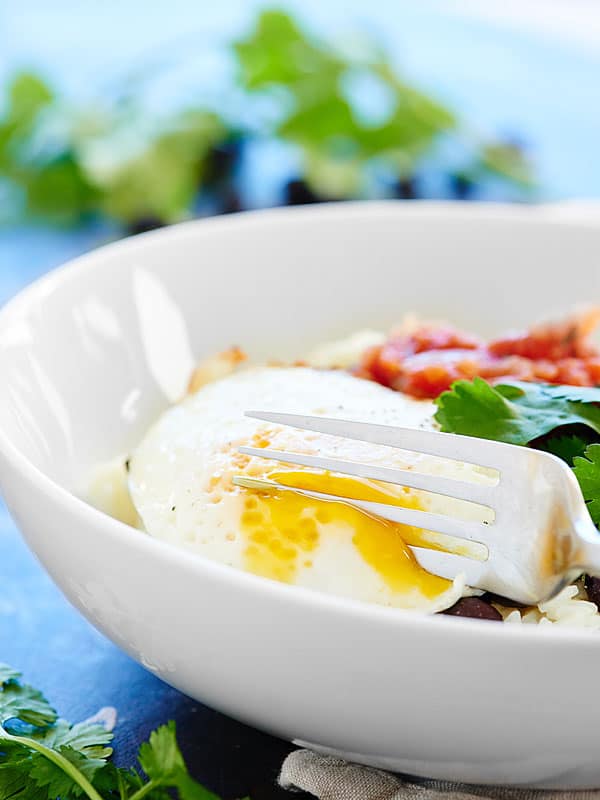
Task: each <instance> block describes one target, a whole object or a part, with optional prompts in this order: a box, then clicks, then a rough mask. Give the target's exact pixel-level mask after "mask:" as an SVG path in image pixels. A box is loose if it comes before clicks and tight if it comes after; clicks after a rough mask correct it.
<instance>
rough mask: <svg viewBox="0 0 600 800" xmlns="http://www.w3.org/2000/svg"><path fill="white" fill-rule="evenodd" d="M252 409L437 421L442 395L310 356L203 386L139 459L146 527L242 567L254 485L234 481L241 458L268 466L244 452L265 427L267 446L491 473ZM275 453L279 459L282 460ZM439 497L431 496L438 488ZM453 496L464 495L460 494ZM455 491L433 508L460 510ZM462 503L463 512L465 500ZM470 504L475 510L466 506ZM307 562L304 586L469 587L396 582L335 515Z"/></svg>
mask: <svg viewBox="0 0 600 800" xmlns="http://www.w3.org/2000/svg"><path fill="white" fill-rule="evenodd" d="M248 409H263V410H269V409H273V410H278V411H288V412H296V413H303V414H317V415H324V416H329V417H337V418H341V419H353V420H359V421H366V422H377V423H381V424H387V425H398V426H403V427H414V428H419V427H420V428H431V427H432V426H433V412H434V410H435V409H434V405H433V404H432V403H430V402H429V401H421V400H415V399H412V398H409V397H407V396H405V395H403V394H401V393H398V392H393V391H391V390H389V389H386V388H384V387H382V386H379V385H377V384H375V383H371V382H368V381H364V380H361V379H359V378H355V377H353V376H351V375H349V374H347V373H345V372H340V371H326V370H315V369H310V368H298V367H296V368H274V367H259V368H253V369H248V370H245V371H242V372H239V373H235V374H233V375H231V376H229V377H227V378H224V379H222V380H220V381H217V382H215V383H212V384H209V385H207V386H204V387H203V388H202V389H200V390H199V391H198V392H197V393H196V394H194V395H192V396H190V397H188V398H186V399H185V400H184V401H183V402H181V403H179V404H178V405H176V406H174V407H172V408H170V409H169V410H168V411H166V412H165V413H164V414H163V415H162V416H161V417H160V418H159V420H158V421H157V422H156V423H155V424H154V425H153V427H152V428H151V429H150V430H149V431H148V433H147V434H146V436H145V437H144V439H143V441H142V442H141V443H140V445H139V446H138V447H137V449H136V450H135V451H134V453H133V454H132V457H131V459H130V472H129V490H130V493H131V498H132V500H133V503H134V506H135V508H136V510H137V513H138V514H139V515H140V517H141V519H142V522H143V525H144V528H145V529H146V531H147V532H148V533H149V534H150V535H152V536H155V537H157V538H160V539H163V540H165V541H168V542H171V543H172V544H174V545H177V546H179V547H183V548H186V549H188V550H191V551H194V552H196V553H198V554H201V555H202V556H204V557H206V558H210V559H213V560H215V561H219V562H222V563H224V564H228V565H230V566H232V567H235V568H238V569H242V568H244V549H245V547H246V545H247V543H246V541H245V540H244V536H243V535H242V532H241V530H240V515H241V514H242V513H243V498H244V495H245V493H244V490H240V489H239V488H238V487H236V486H234V485H233V484H232V482H231V478H232V477H233V476H234V475H235V474H238V473H239V472H240V471H241V469H242V468H243V470H244V472H245V473H246V474H253V473H254V474H264V470H265V460H264V459H258V458H253V459H250V460H249V461H248V460H247V459H246V461H245V462H242V461H240V459H239V456H238V455H237V447H238V446H239V445H240V444H248V443H251V442H252V439H253V437H256V436H257V435H258V436H259V437H260V436H263V435H267V436H268V443H269V446H272V447H274V448H276V449H282V450H283V449H286V450H292V451H295V452H309V453H326V454H327V455H330V456H332V457H337V458H342V459H349V460H352V461H363V462H368V463H371V464H379V465H382V466H392V467H408V466H411V465H412V466H414V465H415V464H416V463H417V462H420V464H419V469H422V468H425V471H435V472H443V473H445V474H447V475H454V476H458V475H457V473H462V474H464V471H465V470H467V471H469V472H470V474H471V475H470V479H472V480H476V481H481V482H486V481H487V480H489V478H488V477H487V476H486V475H485V474H478V473H477V471H476V470H475V471H474V470H473V468H472V467H470V466H469V465H458V464H456V463H454V464H451V463H448V462H446V464H445V465H444V464H443V463H441V462H439V461H433V460H432V459H429V458H428V457H424V456H418V455H416V454H414V453H407V452H405V451H401V450H392V449H391V448H388V447H381V446H375V445H371V444H368V443H364V442H359V441H354V440H349V439H338V438H336V437H331V436H324V435H321V434H317V433H311V432H307V431H299V430H295V429H292V428H284V427H280V426H273V425H269V424H267V423H263V422H260V421H258V420H254V419H250V418H248V417H245V416H244V412H245V411H246V410H248ZM268 464H269V465H270V466H271V467H273V468H275V467H276V466H278V465H276V464H275V463H274V462H268ZM430 497H432V496H430ZM453 503H454V505H453ZM457 507H458V506H457V504H456V501H452V500H449V499H448V498H443V497H440V496H436V497H432V499H431V500H430V503H429V505H428V508H430V509H431V510H436V511H439V510H442V511H444V510H448V509H449V513H453V509H454V512H456V508H457ZM460 513H461V514H462V512H460ZM467 516H468V513H467ZM308 563H309V565H308V566H304V564H301V565H299V567H298V569H297V571H296V574H295V576H294V579H293V581H292V582H293V583H294V584H296V585H298V586H303V587H306V588H310V589H314V590H319V591H323V592H328V593H331V594H335V595H340V596H344V597H349V598H352V599H355V600H360V601H364V602H371V603H380V604H384V605H390V606H395V607H406V608H416V609H421V610H423V611H429V612H433V611H437V610H440V609H443V608H446V607H448V606H450V605H452V604H453V603H454V602H455V601H456V600H457V599H458V598H459V597H460V596H461V595H462V594H463V589H464V587H463V584H462V581H461V580H460V579H458V580H457V581H455V583H454V585H453V586H452V587H451V588H449V589H448V590H447V591H445V592H443V593H442V594H440V595H439V596H437V597H435V598H433V599H432V598H427V597H425V596H423V595H422V594H421V593H420V592H419V591H418V590H416V589H414V588H413V587H405V588H404V589H403V591H401V592H399V591H395V590H393V589H391V588H390V586H388V585H387V584H386V581H385V580H383V579H382V577H381V576H380V575H379V574H378V572H377V571H375V570H374V569H373V568H372V567H371V566H370V565H369V564H368V563H366V562H365V561H364V560H363V558H362V557H361V554H360V553H359V551H358V550H357V548H356V547H355V546H354V544H353V539H352V531H348V530H345V529H340V530H337V529H336V527H335V524H333V523H332V524H330V525H328V526H327V535H322V536H320V537H319V543H318V546H317V548H316V550H315V552H314V553H312V554H311V559H310V562H308Z"/></svg>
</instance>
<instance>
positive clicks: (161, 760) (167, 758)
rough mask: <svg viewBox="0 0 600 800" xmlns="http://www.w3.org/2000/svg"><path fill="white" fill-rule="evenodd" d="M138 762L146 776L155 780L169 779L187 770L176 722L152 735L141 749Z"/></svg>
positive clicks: (158, 729)
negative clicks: (176, 733)
mask: <svg viewBox="0 0 600 800" xmlns="http://www.w3.org/2000/svg"><path fill="white" fill-rule="evenodd" d="M138 761H139V762H140V766H141V768H142V769H143V770H144V772H145V773H146V775H147V776H148V777H149V778H154V779H168V778H170V777H172V776H173V775H175V774H177V773H178V772H179V770H181V769H185V764H184V761H183V756H182V755H181V752H180V750H179V747H178V745H177V739H176V737H175V723H174V722H172V721H171V722H169V723H167V724H166V725H161V726H160V728H157V729H156V730H155V731H153V732H152V733H151V734H150V739H149V740H148V741H147V742H144V744H142V745H141V747H140V751H139V754H138Z"/></svg>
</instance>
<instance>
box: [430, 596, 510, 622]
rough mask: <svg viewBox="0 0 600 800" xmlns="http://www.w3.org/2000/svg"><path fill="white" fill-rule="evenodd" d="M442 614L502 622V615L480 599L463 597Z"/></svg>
mask: <svg viewBox="0 0 600 800" xmlns="http://www.w3.org/2000/svg"><path fill="white" fill-rule="evenodd" d="M442 614H449V615H450V616H453V617H471V618H472V619H490V620H494V621H495V622H502V615H501V614H500V612H499V611H496V609H495V608H494V606H493V605H491V604H490V603H486V601H485V600H482V599H481V597H463V598H462V599H461V600H459V601H458V603H455V604H454V605H453V606H452V607H451V608H448V609H446V611H442Z"/></svg>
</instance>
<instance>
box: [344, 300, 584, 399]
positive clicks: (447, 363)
mask: <svg viewBox="0 0 600 800" xmlns="http://www.w3.org/2000/svg"><path fill="white" fill-rule="evenodd" d="M599 320H600V311H598V310H596V309H594V310H592V311H589V312H587V313H585V314H581V315H579V316H577V317H573V318H571V319H568V320H566V321H563V322H557V323H547V324H543V325H537V326H535V327H533V328H531V329H530V330H529V331H526V332H524V333H518V334H514V335H512V336H506V337H503V338H500V339H494V340H492V341H491V342H487V343H486V342H484V341H483V340H482V339H479V338H477V337H475V336H471V335H470V334H467V333H462V332H461V331H457V330H455V329H453V328H450V327H443V326H432V325H423V326H421V327H418V328H416V329H415V330H413V331H411V332H410V333H406V334H396V335H394V334H392V335H391V336H390V337H389V338H388V339H387V341H385V342H384V343H383V344H382V345H377V346H376V347H372V348H369V349H368V350H367V351H366V352H365V353H364V355H363V357H362V359H361V362H360V364H359V366H358V368H357V374H358V375H360V376H362V377H365V378H370V379H371V380H374V381H377V383H381V384H383V385H384V386H389V387H391V388H392V389H396V390H398V391H401V392H404V393H405V394H409V395H412V396H413V397H420V398H434V397H437V396H438V395H439V394H440V393H441V392H443V391H445V390H446V389H448V388H449V387H450V385H451V384H452V383H453V382H454V381H456V380H460V379H467V380H470V379H472V378H474V377H475V376H480V377H482V378H485V379H486V380H489V381H490V382H491V383H500V382H502V380H506V379H509V378H512V379H517V380H521V381H538V382H543V383H557V384H568V385H571V386H597V385H599V384H600V350H598V348H596V347H594V346H593V345H592V344H591V343H590V342H589V335H590V333H591V332H592V330H593V329H594V327H595V326H596V324H597V323H598V321H599Z"/></svg>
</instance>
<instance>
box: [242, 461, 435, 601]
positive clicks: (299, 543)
mask: <svg viewBox="0 0 600 800" xmlns="http://www.w3.org/2000/svg"><path fill="white" fill-rule="evenodd" d="M267 477H268V478H269V479H271V480H275V481H277V482H278V483H281V484H284V485H286V486H294V487H296V488H299V489H307V490H312V491H319V492H323V493H326V494H337V495H343V496H345V497H349V498H352V499H355V500H371V501H377V502H385V503H389V504H394V505H398V506H403V507H405V508H414V509H418V508H420V506H419V504H418V501H417V499H416V498H415V497H414V495H413V494H411V493H410V492H409V491H408V490H400V492H393V491H392V490H389V491H387V490H386V489H385V488H383V486H379V485H377V484H375V483H374V482H372V481H368V480H362V479H360V478H349V477H347V476H340V475H333V474H331V473H316V472H294V471H289V472H270V473H269V474H268V476H267ZM244 494H245V499H244V510H243V512H242V515H241V524H242V530H243V532H244V534H245V536H246V540H247V546H246V549H245V553H244V557H245V566H246V569H248V570H249V571H251V572H254V573H255V574H258V575H262V576H264V577H267V578H272V579H275V580H279V581H284V582H286V583H291V582H292V581H293V580H294V578H295V576H296V573H297V571H298V569H299V568H300V567H301V566H305V567H310V566H311V565H312V560H311V554H313V552H314V551H315V550H316V548H317V546H318V544H319V539H320V537H322V536H328V535H331V536H333V535H338V536H339V535H340V533H342V535H343V534H344V533H345V532H347V534H348V535H350V536H351V540H352V543H353V544H354V546H355V547H356V549H357V550H358V552H359V553H360V555H361V557H362V558H363V560H364V561H365V562H366V563H367V564H369V566H370V567H372V568H373V569H374V570H375V571H376V572H377V573H378V574H379V576H380V577H381V578H382V579H383V581H384V582H385V583H386V585H387V586H388V587H389V588H390V589H391V590H392V591H394V592H399V593H408V592H411V591H413V590H415V589H416V590H418V591H420V592H421V593H422V594H423V595H424V596H425V597H427V598H433V597H436V596H438V595H440V594H442V593H443V592H445V591H446V590H447V589H448V588H449V587H450V585H451V584H450V582H449V581H447V580H445V579H443V578H438V577H437V576H435V575H431V574H430V573H429V572H426V571H425V570H424V569H423V568H422V567H421V566H420V565H419V564H418V562H417V560H416V558H415V556H414V555H413V553H412V551H411V550H410V548H409V547H408V543H410V544H413V545H419V544H423V543H426V542H427V543H428V545H429V546H431V544H430V539H429V538H428V536H427V532H426V531H421V530H420V529H419V528H414V527H411V526H409V525H400V524H398V523H394V522H390V521H388V520H384V519H381V518H379V517H372V516H370V515H369V514H367V513H365V512H363V511H361V510H359V509H357V508H353V507H352V506H350V505H347V504H346V503H339V502H332V501H327V500H318V499H314V498H308V497H305V496H304V495H299V494H295V493H294V492H289V491H286V490H281V491H277V490H274V491H273V492H272V493H271V492H269V493H264V492H260V491H258V492H256V491H248V490H244Z"/></svg>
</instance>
